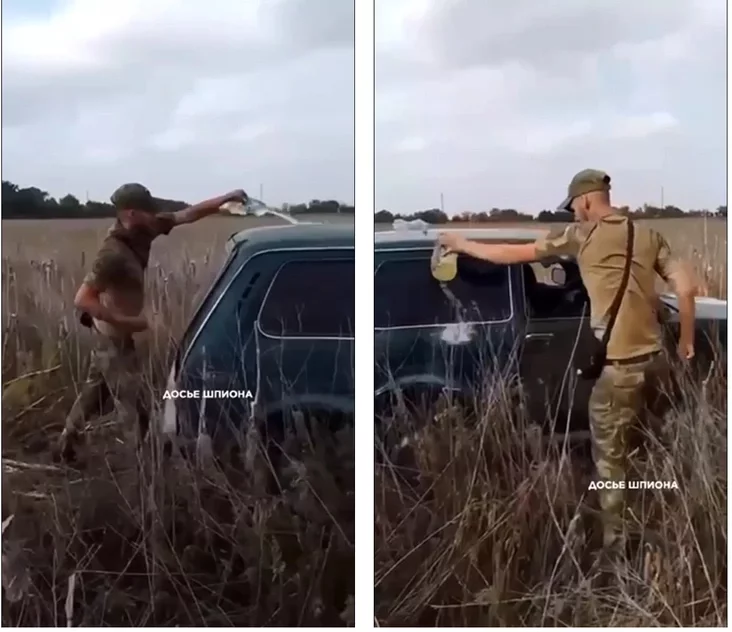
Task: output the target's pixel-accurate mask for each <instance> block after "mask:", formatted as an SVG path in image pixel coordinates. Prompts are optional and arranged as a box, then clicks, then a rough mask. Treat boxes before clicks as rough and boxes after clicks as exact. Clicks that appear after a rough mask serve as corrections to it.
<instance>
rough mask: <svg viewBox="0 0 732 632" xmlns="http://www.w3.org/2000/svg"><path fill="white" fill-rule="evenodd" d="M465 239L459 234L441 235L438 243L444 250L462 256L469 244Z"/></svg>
mask: <svg viewBox="0 0 732 632" xmlns="http://www.w3.org/2000/svg"><path fill="white" fill-rule="evenodd" d="M467 241H468V240H467V239H465V237H461V236H460V235H458V234H457V233H450V232H445V233H440V234H439V236H438V237H437V242H438V243H439V244H440V246H442V247H443V248H446V249H447V250H448V251H449V252H454V253H457V254H460V253H462V252H463V251H464V248H465V244H466V243H467Z"/></svg>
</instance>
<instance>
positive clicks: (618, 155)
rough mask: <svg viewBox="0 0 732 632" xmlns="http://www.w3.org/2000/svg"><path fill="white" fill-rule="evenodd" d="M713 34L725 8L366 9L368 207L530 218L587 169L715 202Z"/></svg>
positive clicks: (710, 0) (381, 2)
mask: <svg viewBox="0 0 732 632" xmlns="http://www.w3.org/2000/svg"><path fill="white" fill-rule="evenodd" d="M725 28H726V25H725V3H724V0H643V1H642V2H634V3H622V6H620V3H618V2H617V1H616V0H596V1H594V2H587V1H586V0H556V1H555V2H553V3H543V4H542V3H537V2H536V1H535V0H514V1H513V2H504V3H497V2H487V1H486V0H451V1H449V2H448V1H446V0H376V68H375V72H376V130H375V135H376V174H375V176H376V178H375V179H376V201H377V207H378V208H390V209H392V210H394V211H398V212H413V211H415V210H418V209H420V208H425V207H428V206H429V207H433V206H435V205H436V201H437V200H439V196H440V194H441V193H442V194H444V196H445V204H446V209H447V210H454V211H463V210H466V209H473V210H485V209H489V208H491V207H493V206H504V207H511V208H521V209H523V210H526V211H529V212H537V211H539V210H541V209H542V208H550V207H552V206H553V205H554V204H556V202H557V201H558V198H561V196H562V193H563V192H564V190H565V189H566V185H567V181H568V179H569V178H570V177H571V176H572V175H573V173H574V172H576V171H578V170H579V169H582V168H585V167H588V166H591V167H595V168H603V169H606V170H607V171H609V172H610V173H611V175H612V176H613V181H614V183H615V192H616V196H617V197H618V199H620V198H622V199H623V201H624V202H627V203H630V204H637V205H640V204H642V203H643V202H646V201H651V200H653V199H655V198H656V197H657V192H658V190H659V188H660V187H661V186H665V191H666V200H667V201H668V202H669V203H674V204H678V205H679V206H682V207H686V208H699V207H704V206H706V207H710V208H714V207H716V206H717V205H719V204H722V203H724V200H725V187H726V147H725V138H726V122H725V121H726V110H725V69H726V51H725ZM413 139H425V142H423V143H422V144H421V145H420V144H418V143H415V142H414V141H413ZM407 141H410V142H411V145H410V151H409V152H406V153H405V152H404V146H405V143H407Z"/></svg>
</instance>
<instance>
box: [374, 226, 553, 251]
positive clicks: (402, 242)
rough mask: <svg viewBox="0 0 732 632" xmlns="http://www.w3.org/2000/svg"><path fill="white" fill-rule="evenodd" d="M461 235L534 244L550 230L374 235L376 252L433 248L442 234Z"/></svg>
mask: <svg viewBox="0 0 732 632" xmlns="http://www.w3.org/2000/svg"><path fill="white" fill-rule="evenodd" d="M446 232H450V233H452V232H455V233H460V235H462V236H463V237H465V238H466V239H474V240H479V241H509V242H517V241H518V242H532V241H536V240H537V239H541V238H542V237H544V236H546V234H547V232H548V230H547V229H541V228H521V227H513V226H506V227H500V228H499V227H496V228H427V229H424V230H422V229H402V230H384V231H377V232H376V233H375V234H374V246H375V249H376V250H394V249H402V248H405V249H407V248H431V247H432V246H433V245H434V243H435V241H436V240H437V236H438V235H439V234H440V233H446Z"/></svg>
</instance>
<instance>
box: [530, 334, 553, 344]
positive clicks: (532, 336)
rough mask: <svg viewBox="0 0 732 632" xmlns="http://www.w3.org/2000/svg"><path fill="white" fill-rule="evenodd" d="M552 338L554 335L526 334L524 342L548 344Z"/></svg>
mask: <svg viewBox="0 0 732 632" xmlns="http://www.w3.org/2000/svg"><path fill="white" fill-rule="evenodd" d="M553 338H554V334H526V337H525V338H524V340H525V341H526V342H531V341H532V340H539V341H544V342H549V341H550V340H552V339H553Z"/></svg>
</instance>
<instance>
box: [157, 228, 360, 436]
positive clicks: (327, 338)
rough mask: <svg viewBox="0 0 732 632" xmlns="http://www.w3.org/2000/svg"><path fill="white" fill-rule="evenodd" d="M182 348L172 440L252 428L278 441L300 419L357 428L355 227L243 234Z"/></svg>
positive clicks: (168, 411) (171, 410) (171, 406)
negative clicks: (254, 425)
mask: <svg viewBox="0 0 732 632" xmlns="http://www.w3.org/2000/svg"><path fill="white" fill-rule="evenodd" d="M227 249H228V258H227V260H226V263H225V264H224V266H223V268H222V270H221V272H220V273H219V275H218V277H217V279H216V280H215V281H214V283H213V285H212V287H211V289H210V291H209V292H208V295H207V296H206V297H205V299H204V300H203V302H202V303H201V305H200V307H199V308H198V310H197V312H196V314H195V316H194V317H193V319H192V321H191V323H190V324H189V326H188V329H187V331H186V333H185V335H184V336H183V339H182V340H181V343H180V347H179V350H178V353H177V356H176V358H175V362H174V365H173V367H172V368H171V371H170V375H169V377H168V383H167V386H166V390H167V391H168V392H169V393H170V392H172V391H174V390H177V391H184V392H185V393H186V394H187V395H188V396H187V397H178V398H175V399H167V400H166V401H165V407H164V412H163V418H162V428H163V431H164V433H165V435H167V436H168V438H173V437H177V438H178V439H181V438H183V439H196V438H197V437H199V436H204V435H205V436H209V437H212V438H213V440H214V442H226V441H228V440H229V439H230V438H231V436H232V433H235V432H237V431H239V430H246V429H247V427H248V426H249V424H250V422H252V421H254V422H256V423H257V424H258V426H259V428H260V429H261V430H263V431H264V432H265V433H266V434H268V435H269V436H272V437H275V438H277V437H278V436H279V433H281V431H282V429H283V427H284V426H285V424H286V423H287V420H288V419H289V418H290V416H291V415H292V414H293V413H294V412H298V413H301V414H303V415H306V416H309V417H311V416H312V417H323V418H328V419H337V420H339V423H348V422H351V421H352V417H353V410H354V357H353V350H354V335H353V322H354V231H353V225H347V226H344V225H329V224H305V223H300V224H292V225H285V226H267V227H261V228H253V229H250V230H245V231H242V232H240V233H237V234H235V235H233V236H232V237H231V238H230V239H229V241H228V244H227Z"/></svg>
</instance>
